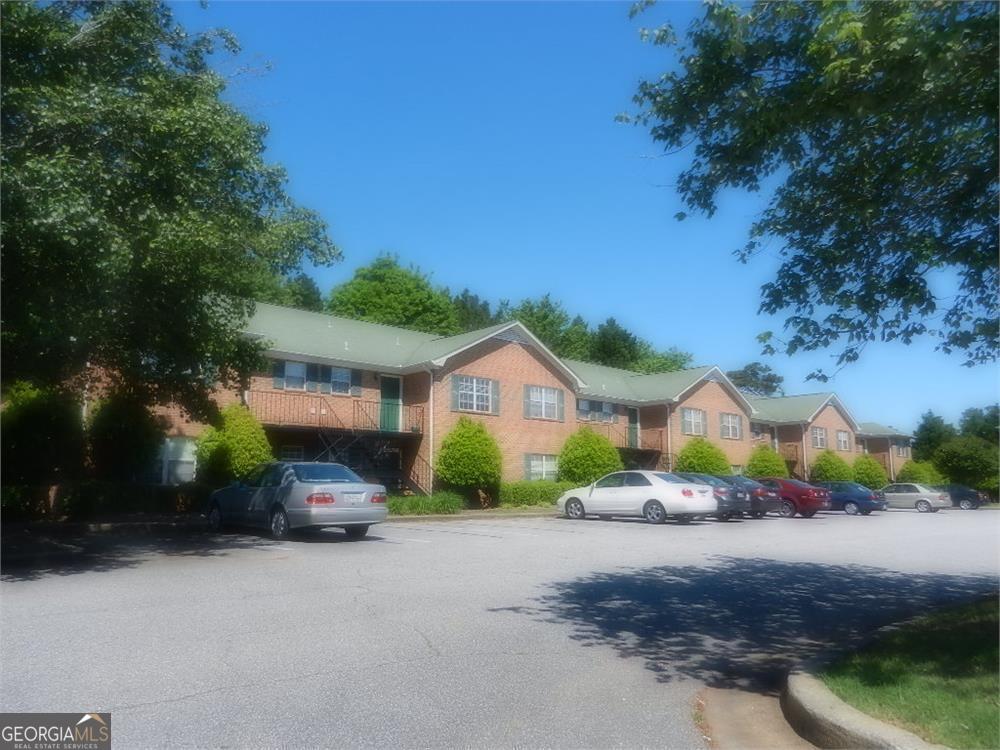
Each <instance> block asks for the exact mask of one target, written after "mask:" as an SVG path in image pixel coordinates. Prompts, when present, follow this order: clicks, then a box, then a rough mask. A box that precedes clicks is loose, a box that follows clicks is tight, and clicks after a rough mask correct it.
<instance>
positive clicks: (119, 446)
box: [87, 394, 167, 482]
mask: <svg viewBox="0 0 1000 750" xmlns="http://www.w3.org/2000/svg"><path fill="white" fill-rule="evenodd" d="M89 422H90V423H89V425H88V426H87V440H88V442H89V443H90V459H91V461H92V463H93V466H94V475H95V476H97V477H98V478H100V479H107V480H111V481H119V482H129V481H131V482H137V481H142V480H143V479H148V475H149V470H150V467H151V466H152V465H153V461H154V460H155V459H156V454H157V451H159V449H160V446H161V445H162V444H163V439H164V438H165V437H166V427H167V425H166V421H165V420H164V419H162V418H158V417H157V416H156V415H155V414H153V412H151V411H150V410H149V408H148V407H147V406H146V405H145V404H143V403H142V402H140V401H137V400H135V399H132V398H129V397H128V396H125V395H122V394H113V395H112V396H111V397H109V398H108V399H107V400H104V401H101V402H99V403H98V404H97V406H96V407H95V408H94V411H93V412H92V414H91V417H90V420H89Z"/></svg>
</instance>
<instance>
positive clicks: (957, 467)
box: [934, 435, 998, 487]
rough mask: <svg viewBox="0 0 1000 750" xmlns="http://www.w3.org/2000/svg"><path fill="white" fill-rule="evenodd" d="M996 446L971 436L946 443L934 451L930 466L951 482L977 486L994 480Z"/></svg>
mask: <svg viewBox="0 0 1000 750" xmlns="http://www.w3.org/2000/svg"><path fill="white" fill-rule="evenodd" d="M997 464H998V459H997V446H996V445H995V444H993V443H991V442H990V441H988V440H984V439H983V438H981V437H976V436H974V435H966V436H964V437H957V438H953V439H952V440H949V441H948V442H947V443H945V444H944V445H942V446H940V447H939V448H938V449H937V450H936V451H935V452H934V466H935V467H936V468H937V469H939V470H940V471H941V472H942V473H943V474H945V475H947V476H948V477H950V478H951V480H952V481H953V482H958V483H959V484H966V485H969V486H970V487H979V486H981V485H983V484H984V483H988V482H990V481H991V480H995V479H996V477H997V470H998V465H997Z"/></svg>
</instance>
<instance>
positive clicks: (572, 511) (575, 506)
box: [566, 497, 587, 521]
mask: <svg viewBox="0 0 1000 750" xmlns="http://www.w3.org/2000/svg"><path fill="white" fill-rule="evenodd" d="M586 516H587V513H586V511H584V509H583V503H581V502H580V501H579V500H577V499H576V498H575V497H574V498H573V499H572V500H570V501H568V502H567V503H566V517H567V518H572V519H573V520H574V521H580V520H582V519H584V518H585V517H586Z"/></svg>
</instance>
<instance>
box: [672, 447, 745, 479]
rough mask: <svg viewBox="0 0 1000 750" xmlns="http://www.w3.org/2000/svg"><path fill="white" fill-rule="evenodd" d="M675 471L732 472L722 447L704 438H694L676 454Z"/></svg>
mask: <svg viewBox="0 0 1000 750" xmlns="http://www.w3.org/2000/svg"><path fill="white" fill-rule="evenodd" d="M675 468H676V470H677V471H696V472H698V473H699V474H732V468H731V467H730V465H729V459H728V458H726V454H725V453H723V452H722V448H720V447H719V446H717V445H715V444H713V443H710V442H708V441H707V440H705V438H694V439H693V440H690V441H688V444H687V445H685V446H684V447H683V448H681V452H680V453H678V454H677V466H676V467H675Z"/></svg>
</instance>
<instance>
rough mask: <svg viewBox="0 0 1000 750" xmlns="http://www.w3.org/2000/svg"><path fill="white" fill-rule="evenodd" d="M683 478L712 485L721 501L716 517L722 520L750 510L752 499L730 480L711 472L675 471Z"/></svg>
mask: <svg viewBox="0 0 1000 750" xmlns="http://www.w3.org/2000/svg"><path fill="white" fill-rule="evenodd" d="M674 473H675V474H676V475H677V476H679V477H680V478H681V479H685V480H687V481H689V482H701V483H702V484H708V485H711V487H712V492H714V493H715V499H716V500H718V502H719V511H718V513H716V514H715V517H716V518H718V519H719V520H720V521H728V520H729V519H730V518H738V517H739V516H741V515H743V514H744V513H747V512H749V511H750V499H749V498H748V497H747V493H746V491H745V490H741V489H740V488H739V487H733V486H732V485H731V484H729V482H727V481H725V480H723V479H719V478H718V477H713V476H712V475H711V474H698V473H695V472H691V471H678V472H674Z"/></svg>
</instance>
